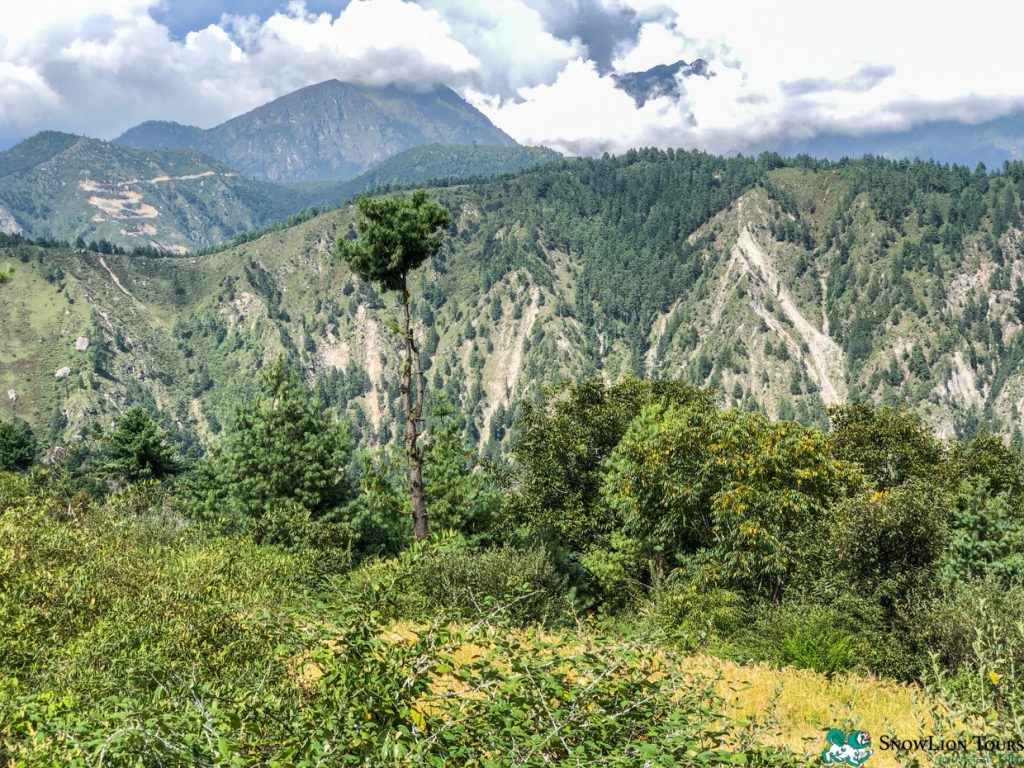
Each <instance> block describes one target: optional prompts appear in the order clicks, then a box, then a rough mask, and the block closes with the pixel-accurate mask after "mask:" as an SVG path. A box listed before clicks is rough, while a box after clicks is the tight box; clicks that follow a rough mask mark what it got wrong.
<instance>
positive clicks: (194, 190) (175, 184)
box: [0, 131, 302, 253]
mask: <svg viewBox="0 0 1024 768" xmlns="http://www.w3.org/2000/svg"><path fill="white" fill-rule="evenodd" d="M301 207H302V204H301V198H300V197H299V196H298V195H297V194H295V193H294V192H292V191H290V190H286V189H284V188H281V187H275V186H273V185H269V184H262V183H258V182H254V181H252V180H251V179H247V178H245V177H243V176H240V175H239V174H238V173H237V172H236V171H234V170H233V169H231V168H228V167H227V166H225V165H223V164H221V163H219V162H217V161H215V160H213V159H211V158H209V157H206V156H204V155H200V154H198V153H196V152H193V151H174V152H143V151H140V150H136V149H128V148H126V147H121V146H118V145H116V144H111V143H109V142H105V141H99V140H97V139H88V138H85V137H82V136H71V135H68V134H62V133H56V132H53V131H49V132H44V133H40V134H38V135H36V136H34V137H32V138H31V139H27V140H25V141H23V142H21V143H20V144H18V145H16V146H14V147H12V148H11V149H9V150H7V151H6V152H3V153H0V231H3V232H13V233H19V232H21V233H24V234H27V235H30V236H33V237H42V238H57V239H61V240H66V241H70V242H74V241H75V240H77V239H78V238H81V239H82V240H83V242H99V241H101V240H102V241H107V242H111V243H116V244H118V245H120V246H122V247H127V248H128V249H132V248H143V249H160V250H164V251H168V252H177V253H184V252H187V251H189V250H192V249H193V248H195V247H196V246H204V245H214V244H216V243H221V242H223V241H225V240H228V239H230V238H231V237H233V236H234V235H235V234H237V233H239V232H243V231H246V230H250V229H254V228H256V227H259V226H263V225H264V224H268V223H270V222H272V221H278V220H280V219H283V218H284V217H285V216H287V215H288V214H290V213H293V212H294V211H296V210H298V209H299V208H301Z"/></svg>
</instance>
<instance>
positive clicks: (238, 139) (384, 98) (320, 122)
mask: <svg viewBox="0 0 1024 768" xmlns="http://www.w3.org/2000/svg"><path fill="white" fill-rule="evenodd" d="M115 142H116V143H118V144H121V145H123V146H126V147H132V148H134V149H147V150H166V149H192V150H195V151H197V152H202V153H204V154H207V155H209V156H210V157H213V158H215V159H217V160H220V161H221V162H223V163H225V164H227V165H229V166H231V167H232V168H234V169H235V170H237V171H239V172H240V173H242V174H243V175H245V176H248V177H251V178H254V179H260V180H264V181H275V182H296V181H344V180H346V179H350V178H352V177H354V176H357V175H359V174H360V173H362V172H363V171H365V170H366V169H368V168H369V167H370V166H372V165H374V164H375V163H379V162H380V161H382V160H385V159H387V158H388V157H391V156H392V155H394V154H397V153H398V152H401V151H403V150H406V149H410V148H412V147H416V146H420V145H423V144H432V143H446V144H466V145H473V144H495V145H504V146H514V145H515V141H513V140H512V139H511V138H510V137H509V136H508V135H507V134H505V133H504V132H502V131H500V130H498V129H497V128H495V127H494V125H493V124H492V123H491V121H490V120H488V119H487V118H486V117H485V116H484V115H483V114H482V113H481V112H480V111H478V110H477V109H476V108H475V107H473V106H471V105H470V104H469V103H468V102H466V101H464V100H463V99H462V98H460V97H459V95H458V94H456V93H455V92H454V91H453V90H451V89H450V88H444V87H441V88H436V89H434V90H430V91H426V92H423V93H417V92H414V91H407V90H402V89H399V88H396V87H388V88H367V87H363V86H359V85H353V84H351V83H342V82H340V81H338V80H328V81H327V82H323V83H319V84H317V85H311V86H308V87H306V88H302V89H300V90H298V91H295V92H294V93H289V94H288V95H286V96H282V97H281V98H279V99H275V100H274V101H271V102H270V103H268V104H264V105H263V106H262V107H258V108H256V109H254V110H252V111H251V112H247V113H246V114H244V115H240V116H238V117H235V118H232V119H231V120H228V121H227V122H225V123H221V124H220V125H218V126H216V127H214V128H210V129H207V130H203V129H201V128H196V127H193V126H189V125H181V124H179V123H167V122H146V123H142V124H141V125H138V126H136V127H135V128H132V129H130V130H129V131H127V132H125V133H124V134H123V135H122V136H120V137H119V138H117V139H116V140H115Z"/></svg>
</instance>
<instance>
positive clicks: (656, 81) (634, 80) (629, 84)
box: [612, 59, 715, 107]
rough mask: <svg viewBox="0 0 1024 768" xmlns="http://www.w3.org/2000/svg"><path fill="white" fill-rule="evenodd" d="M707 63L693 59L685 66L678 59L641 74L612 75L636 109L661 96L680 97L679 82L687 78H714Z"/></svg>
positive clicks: (683, 62) (684, 63)
mask: <svg viewBox="0 0 1024 768" xmlns="http://www.w3.org/2000/svg"><path fill="white" fill-rule="evenodd" d="M714 76H715V73H714V72H712V71H711V69H710V67H709V65H708V62H707V61H705V60H704V59H694V60H693V61H692V62H690V63H689V64H687V63H686V62H685V61H683V60H682V59H680V60H679V61H677V62H675V63H673V64H658V65H656V66H653V67H651V68H650V69H647V70H644V71H643V72H625V73H623V74H620V75H612V78H613V79H614V80H615V83H616V85H617V86H618V87H619V88H621V89H622V90H623V91H625V92H626V93H628V94H629V95H630V96H632V97H633V101H634V102H636V105H637V107H642V106H643V105H644V104H646V103H647V102H648V101H651V100H652V99H657V98H659V97H661V96H671V97H672V98H676V99H678V98H679V97H680V96H682V93H683V92H682V89H681V87H680V84H679V81H680V80H681V79H683V78H687V77H703V78H711V77H714Z"/></svg>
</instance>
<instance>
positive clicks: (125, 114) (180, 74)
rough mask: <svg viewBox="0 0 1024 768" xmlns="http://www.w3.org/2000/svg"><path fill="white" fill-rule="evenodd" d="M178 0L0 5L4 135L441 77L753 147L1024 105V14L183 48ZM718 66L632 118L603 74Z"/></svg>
mask: <svg viewBox="0 0 1024 768" xmlns="http://www.w3.org/2000/svg"><path fill="white" fill-rule="evenodd" d="M161 1H162V2H174V0H89V2H79V3H69V2H67V1H66V0H34V1H33V2H32V3H31V5H30V6H16V5H15V4H14V3H3V4H2V6H0V137H5V136H13V135H19V134H20V135H24V134H27V133H29V132H32V131H35V130H39V129H43V128H58V129H63V130H72V131H76V132H83V133H88V134H91V135H98V136H101V137H111V136H114V135H117V134H118V133H120V132H121V131H122V130H124V129H126V128H128V127H130V126H131V125H133V124H135V123H137V122H140V121H141V120H144V119H150V118H156V119H173V120H179V121H181V122H190V123H193V124H198V125H202V126H209V125H213V124H215V123H217V122H220V121H222V120H224V119H227V118H229V117H232V116H234V115H236V114H239V113H241V112H244V111H246V110H248V109H251V108H253V107H255V106H258V105H259V104H262V103H264V102H266V101H268V100H270V99H272V98H275V97H277V96H280V95H282V94H284V93H287V92H289V91H291V90H294V89H296V88H299V87H301V86H304V85H308V84H310V83H314V82H318V81H321V80H326V79H329V78H335V77H336V78H339V79H343V80H350V81H353V82H358V83H364V84H369V85H385V84H388V83H398V84H402V85H406V86H413V87H426V86H429V85H433V84H436V83H444V84H447V85H450V86H452V87H454V88H455V89H456V90H458V91H460V92H461V93H463V94H465V95H466V96H467V97H469V98H470V99H471V100H472V101H473V102H474V103H475V104H477V105H478V106H480V107H481V108H483V109H484V111H485V112H486V113H487V114H488V115H489V116H490V117H491V118H492V120H494V122H495V123H496V124H497V125H498V126H499V127H501V128H503V129H504V130H506V131H507V132H508V133H510V134H511V135H512V136H514V137H515V138H517V139H519V140H520V141H524V142H528V143H546V144H550V145H552V146H555V147H558V148H561V149H563V150H569V151H573V152H600V151H603V150H606V149H607V150H623V149H625V148H627V147H629V146H637V145H644V144H655V145H659V146H688V147H700V148H704V149H709V150H712V151H718V152H730V151H744V150H749V149H754V148H758V147H760V146H764V145H765V144H770V143H772V142H776V141H782V140H786V139H796V138H801V137H809V136H813V135H815V134H817V133H820V132H823V131H833V132H834V131H839V132H858V131H859V132H867V131H872V130H882V129H885V130H898V129H903V128H907V127H910V126H912V125H915V124H918V123H920V122H922V121H926V120H932V119H948V118H954V119H962V120H966V121H973V122H978V121H982V120H986V119H990V118H992V117H995V116H998V115H1001V114H1005V113H1007V112H1008V111H1010V110H1013V109H1017V108H1021V107H1024V83H1022V82H1021V81H1020V78H1019V75H1018V72H1019V66H1018V63H1017V61H1016V58H1017V56H1016V51H1017V49H1018V45H1017V39H1016V38H1017V37H1018V34H1019V33H1018V30H1019V29H1020V28H1021V22H1024V6H1020V5H1015V4H1008V3H1005V2H1001V1H997V0H975V1H974V2H973V3H971V5H970V6H969V7H967V6H963V5H953V4H946V3H943V2H932V3H929V4H927V5H925V4H923V3H915V2H906V3H899V2H892V0H884V2H883V0H862V2H860V3H857V4H845V5H844V4H835V3H822V2H820V0H813V1H812V0H780V2H774V3H767V2H764V0H730V2H728V3H714V2H708V0H488V1H487V2H481V0H418V1H417V2H413V0H353V1H352V2H351V3H349V4H348V5H347V6H346V7H345V8H344V10H342V11H340V12H339V13H335V14H329V13H321V14H314V13H310V12H308V11H307V9H306V6H305V5H304V4H303V3H302V2H296V1H294V0H293V2H290V3H289V4H288V5H283V4H282V9H281V10H280V11H279V12H278V13H276V14H274V15H272V16H270V17H269V18H266V19H263V20H261V19H260V18H257V17H255V16H246V15H244V14H239V15H233V16H225V17H223V18H222V19H220V20H219V21H218V22H217V23H216V24H213V25H210V26H208V27H206V28H205V29H199V30H194V31H193V32H191V33H189V34H187V35H185V36H184V38H183V39H177V38H174V37H172V36H171V34H170V33H169V31H168V30H167V29H166V28H165V27H163V26H161V25H160V24H158V23H157V22H155V21H154V20H153V18H152V17H151V16H150V12H151V11H153V10H154V9H155V8H156V7H157V6H158V4H159V3H160V2H161ZM698 57H700V58H705V59H707V60H709V61H710V62H711V66H712V69H713V71H714V72H715V77H714V78H712V79H710V80H705V79H703V78H688V79H686V80H685V81H683V83H682V86H683V89H684V93H683V95H682V97H681V98H680V99H678V100H672V99H670V98H667V97H665V98H659V99H655V100H653V101H651V102H648V103H647V104H645V105H644V106H643V107H642V108H637V107H636V105H635V104H634V103H633V101H632V100H631V99H630V98H629V97H628V96H626V94H624V93H622V92H621V91H620V90H618V89H617V88H615V84H614V81H613V80H612V79H611V78H610V77H609V76H608V75H609V72H608V68H609V67H612V68H614V69H615V70H616V71H620V72H622V71H635V70H640V69H646V68H649V67H651V66H653V65H655V64H659V63H670V62H672V61H674V60H676V59H680V58H682V59H686V60H687V61H692V60H693V59H695V58H698Z"/></svg>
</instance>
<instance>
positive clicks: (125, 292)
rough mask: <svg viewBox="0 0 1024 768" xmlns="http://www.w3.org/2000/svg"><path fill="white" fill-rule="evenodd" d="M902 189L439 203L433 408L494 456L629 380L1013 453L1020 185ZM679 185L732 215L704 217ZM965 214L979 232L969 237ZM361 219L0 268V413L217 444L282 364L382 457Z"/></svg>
mask: <svg viewBox="0 0 1024 768" xmlns="http://www.w3.org/2000/svg"><path fill="white" fill-rule="evenodd" d="M695 164H696V165H695ZM701 168H703V169H704V170H701ZM758 168H760V171H759V172H758V173H753V171H757V170H758ZM745 169H746V170H745ZM748 170H749V171H750V172H751V174H752V175H751V176H750V178H749V179H748V178H747V176H746V175H745V174H746V173H747V171H748ZM700 173H706V174H707V176H706V178H703V180H702V179H701V177H700V175H699V174H700ZM913 173H914V171H913V169H907V168H902V169H901V168H900V167H897V166H877V167H871V168H865V167H861V166H856V167H848V166H837V167H825V168H818V169H802V168H796V167H771V166H768V167H765V166H763V165H762V166H755V165H753V164H752V165H750V166H749V168H748V166H744V165H742V163H741V161H738V160H736V161H725V160H715V159H708V158H706V157H705V156H698V155H688V154H687V153H671V154H666V153H655V152H648V153H638V154H634V155H633V156H631V157H626V158H613V159H610V160H597V161H574V162H571V163H567V164H564V165H559V166H558V167H554V166H552V167H550V168H546V169H541V170H538V171H533V172H530V173H527V174H525V175H523V176H520V177H518V178H514V179H504V180H500V181H495V182H485V183H479V184H474V185H464V186H454V187H448V188H444V189H440V190H436V191H435V194H437V195H438V197H439V198H440V199H442V200H443V201H444V202H445V203H446V204H447V205H448V206H449V207H450V208H451V209H452V211H453V213H454V226H453V228H452V232H451V237H450V239H449V242H448V244H447V245H446V247H445V249H444V250H443V252H442V253H441V254H440V255H439V256H438V257H437V258H436V259H435V260H433V262H432V263H431V264H430V265H429V266H427V267H425V268H424V269H423V270H422V271H421V272H420V274H418V275H417V277H416V280H415V283H416V286H415V307H414V312H415V315H416V317H417V318H418V319H419V322H420V324H421V328H422V343H423V346H424V348H425V349H426V350H427V351H428V352H429V353H430V360H431V365H430V367H429V369H428V371H427V377H428V388H429V389H430V391H431V392H432V393H434V396H435V397H436V398H440V397H441V396H442V395H443V397H444V398H446V399H447V401H448V402H449V403H453V404H455V405H456V406H457V408H458V410H459V412H460V413H461V414H463V415H464V417H465V419H464V428H465V430H466V433H467V435H468V436H469V437H470V438H472V439H474V440H476V441H477V442H478V443H479V444H480V445H481V446H487V445H488V444H492V445H493V446H494V447H495V448H496V446H497V445H498V444H499V443H500V441H501V440H502V439H503V437H504V435H505V434H506V431H507V428H508V426H509V424H510V423H511V420H512V417H513V414H514V411H515V404H516V402H517V401H518V400H519V399H520V398H528V397H531V396H533V395H534V394H535V393H536V392H537V391H538V390H539V388H540V387H543V386H546V385H550V384H554V383H557V382H558V381H560V380H562V379H564V378H571V379H580V378H583V377H585V376H589V375H602V376H605V377H606V378H608V379H617V378H620V377H622V376H625V375H632V374H637V373H639V374H641V375H645V376H659V377H674V378H675V377H681V378H684V379H687V380H690V381H692V382H694V383H698V384H703V385H706V386H711V387H713V388H714V389H715V391H716V392H717V393H718V397H719V399H720V400H721V402H722V403H723V404H727V405H733V406H736V407H740V408H750V409H760V410H763V411H766V412H767V413H768V414H770V415H771V416H772V417H776V418H797V419H800V420H802V421H805V422H811V423H823V422H824V420H825V418H826V416H825V406H827V405H828V404H831V403H836V402H843V401H847V400H872V401H875V402H881V403H888V404H900V405H908V406H910V407H913V408H915V409H917V410H918V411H920V412H921V413H922V414H923V415H924V416H925V417H926V418H927V419H928V420H929V421H930V423H931V424H932V425H933V426H934V428H935V429H936V430H937V431H938V432H939V433H940V434H943V435H952V434H960V435H967V434H972V433H973V432H975V431H977V430H978V429H981V428H990V429H994V430H997V431H1000V432H1002V433H1004V434H1006V435H1015V434H1016V435H1017V436H1018V437H1019V415H1020V412H1021V409H1022V408H1024V368H1022V364H1024V334H1022V313H1024V298H1022V297H1024V290H1022V289H1021V285H1022V284H1024V245H1022V243H1024V230H1022V229H1021V225H1020V224H1019V221H1020V217H1019V214H1020V196H1019V191H1018V186H1017V184H1018V182H1017V181H1015V180H1014V177H1012V176H994V177H985V178H981V177H971V176H970V174H969V173H968V174H967V176H966V177H965V179H966V180H965V181H964V186H963V187H962V189H960V190H959V191H957V190H956V188H955V186H954V187H953V188H952V191H935V190H934V188H933V191H931V192H928V193H926V194H924V195H923V196H922V197H921V200H920V201H919V202H920V204H921V207H917V206H918V203H917V202H913V201H911V202H910V203H908V204H907V205H908V206H909V208H908V209H906V210H905V212H897V213H894V212H893V210H892V209H891V205H892V203H891V200H890V199H889V198H886V197H884V196H882V197H880V195H883V194H885V193H891V192H892V190H893V189H898V188H899V187H900V184H902V183H903V182H904V181H906V179H907V178H908V177H910V176H912V175H913ZM865 174H866V175H865ZM954 175H955V174H954ZM1021 176H1022V178H1024V174H1021ZM676 177H685V178H688V179H690V184H691V187H692V188H697V187H700V185H701V184H704V183H707V184H708V185H710V186H708V187H707V189H708V190H713V189H716V188H717V189H722V190H724V191H725V192H728V194H723V195H722V197H721V200H722V202H721V204H717V203H716V204H715V205H714V206H712V207H711V208H707V207H706V206H705V208H701V211H702V212H703V211H704V210H708V211H711V212H710V213H708V214H707V215H704V214H703V213H701V215H700V216H697V215H696V214H693V207H694V206H695V205H696V204H697V201H696V200H695V199H690V198H687V196H686V192H685V189H686V187H684V186H682V185H681V184H680V183H679V182H678V181H677V180H675V179H676ZM659 178H660V179H662V181H660V182H659V181H658V179H659ZM942 178H946V177H942ZM950 178H952V177H950ZM865 179H867V181H865ZM869 182H870V183H869ZM915 183H916V182H915ZM931 183H933V184H934V186H935V187H936V188H937V187H942V186H943V184H948V183H952V182H949V179H948V178H947V179H946V181H945V182H942V183H941V184H940V183H938V182H931ZM730 185H735V188H736V189H737V190H739V191H738V192H736V193H735V194H733V193H732V192H731V191H730V190H731V189H732V186H730ZM981 187H984V188H985V192H984V193H982V192H980V191H979V190H980V189H981ZM701 194H702V196H703V197H702V199H705V201H706V198H707V196H708V195H710V194H712V193H711V192H703V193H701ZM976 194H977V195H978V198H977V199H978V200H980V201H981V203H982V204H983V205H984V210H985V212H984V213H979V212H980V211H981V210H982V209H981V208H977V209H975V213H976V214H978V218H977V221H966V220H961V219H960V218H959V217H960V216H962V215H966V214H964V213H963V211H968V212H969V209H968V208H966V207H964V206H966V205H968V203H969V202H970V200H974V199H975V195H976ZM908 195H911V193H910V192H908ZM716 199H718V198H716ZM908 199H912V195H911V197H910V198H908ZM964 200H967V201H968V202H963V201H964ZM1011 205H1012V210H1011ZM899 211H903V209H899ZM1011 213H1012V215H1011ZM616 217H619V218H616ZM1004 217H1009V218H1008V220H1004ZM353 218H354V211H353V210H352V209H351V208H343V209H339V210H337V211H333V212H329V213H326V214H323V215H320V216H318V217H316V218H314V219H312V220H309V221H305V222H303V223H301V224H299V225H297V226H295V227H292V228H289V229H285V230H282V231H278V232H273V233H270V234H268V235H266V236H264V237H262V238H260V239H257V240H255V241H253V242H250V243H246V244H244V245H241V246H237V247H235V248H232V249H229V250H226V251H223V252H220V253H215V254H211V255H208V256H204V257H182V258H171V259H148V258H135V259H132V258H128V257H116V256H106V257H102V256H100V255H99V254H94V253H88V252H81V251H69V250H61V249H44V248H37V247H34V246H24V245H23V246H16V247H14V248H8V249H7V250H5V251H3V252H0V265H2V264H4V263H7V262H10V263H12V264H13V265H14V267H15V270H16V271H15V275H14V281H13V282H12V283H9V284H8V285H6V286H3V287H0V325H2V326H3V327H4V328H5V329H10V330H9V331H8V332H5V334H4V336H3V339H2V340H0V392H6V391H7V390H8V389H10V390H13V391H14V392H15V396H16V399H15V400H11V401H9V402H8V406H9V409H10V411H11V412H12V413H14V414H16V415H19V416H21V417H25V418H28V419H29V420H30V421H32V422H33V423H35V424H36V425H37V426H39V427H40V428H41V429H43V430H46V429H52V430H53V431H54V433H55V434H60V435H62V436H64V437H73V436H74V435H76V434H82V433H83V432H84V431H85V430H87V429H90V428H91V425H92V424H96V423H104V422H105V420H106V419H107V418H109V414H110V413H111V412H113V411H115V410H117V409H118V408H120V407H122V406H123V404H124V403H126V402H128V401H130V400H135V401H144V402H151V403H153V404H155V405H156V406H157V407H159V408H160V409H162V410H164V411H165V412H166V413H168V414H170V415H171V416H172V417H173V418H174V420H176V421H177V422H178V423H179V425H180V426H182V427H183V428H186V429H193V430H195V431H196V432H197V433H199V434H211V433H215V432H217V431H218V429H220V427H221V426H222V425H223V424H225V423H227V422H228V420H229V419H230V413H231V406H232V403H233V402H235V401H236V400H237V399H238V398H241V397H247V396H249V394H251V392H252V391H253V387H254V385H255V384H254V382H255V373H256V372H257V371H258V369H259V368H260V367H261V366H262V365H263V364H265V363H266V362H267V361H268V360H269V359H271V358H272V357H274V356H276V355H278V354H285V355H287V356H289V357H290V358H291V359H293V360H294V361H295V362H296V363H297V364H298V365H300V366H301V367H302V369H303V371H304V374H305V376H306V377H307V379H308V380H309V381H310V382H311V383H312V384H314V385H315V386H316V387H318V388H319V390H320V391H321V393H322V394H323V395H324V396H325V397H326V398H327V399H328V400H330V401H331V402H332V403H334V404H335V405H336V406H337V407H338V408H339V410H340V411H342V412H344V413H346V414H347V417H348V418H349V419H350V420H351V421H352V422H353V423H354V424H355V426H356V429H357V431H358V432H359V434H361V435H362V436H363V438H364V439H365V440H368V441H382V440H388V439H390V438H391V437H393V429H394V427H393V425H394V423H395V421H394V414H395V412H396V410H397V381H396V375H397V371H398V360H399V350H398V346H397V339H396V338H395V337H394V335H393V334H392V332H391V331H390V330H388V318H389V317H390V316H391V315H392V314H393V311H394V306H393V298H392V297H389V296H379V295H378V294H377V293H376V292H374V290H373V289H372V288H371V287H370V286H368V285H366V284H364V283H361V282H359V281H358V280H356V279H354V278H353V277H352V275H350V274H349V273H348V271H347V270H346V268H345V267H344V265H343V264H340V263H339V262H338V260H337V259H336V257H335V255H334V242H335V240H336V238H337V237H338V236H339V235H342V234H344V233H346V232H347V231H348V230H349V226H350V224H351V223H352V221H353ZM690 220H697V221H699V223H698V224H697V225H696V226H692V227H689V226H683V225H682V224H681V223H680V222H685V221H690ZM638 221H639V222H641V223H640V224H638V223H637V222H638ZM894 222H895V223H894ZM941 222H945V223H941ZM951 222H958V223H957V224H956V226H957V227H959V228H960V229H959V231H960V232H961V237H962V240H960V241H956V240H955V239H954V237H953V235H952V234H950V227H952V226H953V225H952V224H951ZM673 223H675V224H677V225H678V226H677V228H676V229H675V230H673V228H672V227H673ZM943 238H945V240H946V244H943V242H942V241H943ZM80 337H87V338H89V340H90V346H89V349H87V350H85V351H77V350H76V347H75V343H76V341H77V340H78V339H79V338H80ZM62 368H68V369H70V373H69V374H68V375H66V376H63V377H60V378H58V377H57V372H58V371H59V370H60V369H62ZM435 402H438V400H435Z"/></svg>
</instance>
